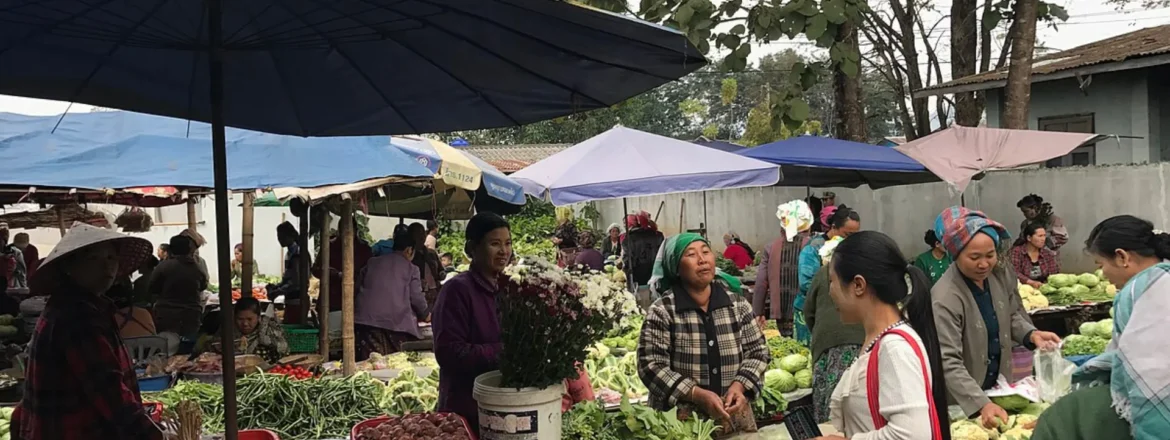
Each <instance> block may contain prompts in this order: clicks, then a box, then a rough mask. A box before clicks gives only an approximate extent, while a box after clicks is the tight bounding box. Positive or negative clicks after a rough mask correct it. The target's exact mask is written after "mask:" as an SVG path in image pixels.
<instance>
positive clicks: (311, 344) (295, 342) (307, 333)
mask: <svg viewBox="0 0 1170 440" xmlns="http://www.w3.org/2000/svg"><path fill="white" fill-rule="evenodd" d="M320 332H321V330H319V329H316V328H314V327H310V326H307V325H298V324H285V325H284V340H285V341H287V342H288V352H289V353H316V352H317V347H318V345H319V343H320V342H321V341H320V340H319V339H318V336H317V335H318V334H320Z"/></svg>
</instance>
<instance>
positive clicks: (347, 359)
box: [337, 194, 357, 376]
mask: <svg viewBox="0 0 1170 440" xmlns="http://www.w3.org/2000/svg"><path fill="white" fill-rule="evenodd" d="M353 232H354V231H353V199H350V198H349V195H348V194H343V195H342V200H341V219H340V224H338V225H337V236H338V238H339V239H341V362H342V371H343V372H344V373H345V374H346V375H347V376H348V375H352V374H354V373H355V372H356V370H357V366H356V365H355V364H354V338H353Z"/></svg>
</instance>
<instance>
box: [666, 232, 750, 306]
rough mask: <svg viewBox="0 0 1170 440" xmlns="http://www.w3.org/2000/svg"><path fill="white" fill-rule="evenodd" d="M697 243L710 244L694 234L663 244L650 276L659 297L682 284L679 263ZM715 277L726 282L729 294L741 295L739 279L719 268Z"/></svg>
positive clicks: (668, 240)
mask: <svg viewBox="0 0 1170 440" xmlns="http://www.w3.org/2000/svg"><path fill="white" fill-rule="evenodd" d="M696 241H701V242H703V243H708V244H710V242H708V241H707V239H705V238H703V236H702V235H699V234H696V233H693V232H687V233H683V234H678V235H675V236H672V237H670V238H667V239H666V241H664V242H662V247H661V248H659V249H658V256H657V257H655V258H654V272H653V273H652V274H651V276H650V286H651V288H652V289H653V290H654V291H655V292H657V293H658V294H659V295H666V294H668V293H670V291H671V289H673V288H674V287H675V286H677V285H679V283H680V282H681V278H680V277H679V274H678V264H679V261H681V260H682V256H683V253H684V252H686V250H687V246H690V245H691V243H694V242H696ZM715 276H716V277H717V281H723V282H724V284H725V285H726V286H727V289H728V291H729V292H731V293H736V294H738V293H740V290H741V283H740V281H739V279H738V278H736V277H733V276H731V275H728V274H726V273H723V271H721V270H719V269H718V268H717V269H715Z"/></svg>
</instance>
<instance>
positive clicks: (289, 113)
mask: <svg viewBox="0 0 1170 440" xmlns="http://www.w3.org/2000/svg"><path fill="white" fill-rule="evenodd" d="M704 64H705V60H704V58H703V57H702V55H701V54H700V53H699V52H698V51H697V50H696V49H695V48H694V47H693V46H691V45H690V44H689V43H688V42H687V41H686V38H684V37H683V35H682V34H681V33H678V32H676V31H672V30H669V29H667V28H663V27H659V26H653V25H648V24H646V23H642V22H637V21H633V20H630V19H626V18H623V17H620V16H617V15H614V14H608V13H603V12H599V11H594V10H588V9H585V8H581V7H578V6H575V5H572V4H570V3H568V2H558V1H550V0H478V1H467V0H255V1H237V2H224V1H222V0H105V1H99V2H94V1H87V0H43V1H28V0H0V66H3V67H2V68H0V93H2V94H10V95H18V96H27V97H33V98H44V99H56V100H63V101H76V102H83V103H87V104H93V105H98V106H103V107H114V108H121V109H126V110H132V111H138V112H143V113H151V114H158V115H165V116H174V117H178V118H183V119H192V120H199V121H207V122H211V124H212V126H213V130H212V140H213V143H212V145H213V148H212V150H213V157H214V173H215V180H216V182H215V183H216V185H215V196H216V197H215V198H216V221H217V222H218V224H228V222H229V219H228V193H227V159H226V140H225V136H224V126H225V125H231V126H233V127H240V128H247V129H253V130H260V131H266V132H272V133H281V134H295V135H302V136H313V135H316V136H342V135H369V134H399V133H424V132H437V131H452V130H464V129H474V128H486V127H497V126H504V125H514V124H522V123H526V122H534V121H539V120H543V119H549V118H553V117H557V116H562V115H566V114H570V113H574V112H579V111H584V110H588V109H592V108H599V107H607V106H609V105H612V104H615V103H618V102H620V101H622V100H624V99H626V98H629V97H631V96H634V95H637V94H639V93H641V92H644V91H646V90H649V89H651V88H654V87H656V86H659V85H661V84H663V83H666V82H668V81H672V80H674V79H677V78H679V77H682V76H683V75H686V74H687V73H690V72H691V71H693V70H695V69H698V68H699V67H702V66H703V65H704ZM217 240H218V242H219V246H218V257H219V264H220V270H219V274H220V284H221V285H229V283H230V282H231V279H230V270H229V267H228V264H229V261H230V259H231V255H230V254H231V248H230V242H231V237H230V235H229V231H228V228H219V229H218V230H217ZM220 297H221V298H220V299H221V301H220V303H221V304H223V305H224V310H223V317H224V324H223V325H224V328H230V326H231V325H232V322H233V321H232V313H231V307H230V304H231V295H230V292H229V291H228V290H227V289H224V291H222V292H220ZM222 344H223V348H224V351H225V353H224V362H223V363H224V365H223V367H224V370H225V371H232V370H233V368H234V361H233V357H232V350H231V347H232V345H233V344H232V340H231V332H224V335H223V340H222ZM228 379H231V378H230V377H229V378H228ZM224 385H225V386H224V401H225V403H226V406H225V411H224V412H225V414H226V416H225V420H224V422H225V423H224V424H225V430H226V432H225V434H226V435H227V438H228V439H229V440H231V439H235V438H236V428H237V426H236V407H235V382H234V380H225V384H224Z"/></svg>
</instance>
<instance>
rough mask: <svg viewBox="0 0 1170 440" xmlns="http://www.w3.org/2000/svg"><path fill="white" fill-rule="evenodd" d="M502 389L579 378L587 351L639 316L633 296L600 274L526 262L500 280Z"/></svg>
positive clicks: (515, 266)
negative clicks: (627, 321)
mask: <svg viewBox="0 0 1170 440" xmlns="http://www.w3.org/2000/svg"><path fill="white" fill-rule="evenodd" d="M499 286H500V291H499V297H498V299H497V301H498V303H499V311H500V326H501V327H502V328H503V333H502V335H501V339H502V343H503V351H502V352H501V353H500V373H501V375H502V381H501V386H502V387H505V388H528V387H532V388H545V387H548V386H551V385H555V384H558V383H561V382H562V381H564V380H565V379H569V378H576V377H577V367H576V365H577V364H578V363H580V362H582V361H584V360H585V357H586V349H587V348H588V347H589V346H591V345H593V344H594V343H595V342H597V341H599V340H601V339H602V338H604V337H605V335H606V333H608V332H609V331H610V330H611V329H613V328H614V327H615V326H618V325H622V324H623V323H624V322H625V320H627V319H628V317H629V316H631V315H633V314H634V313H636V311H637V303H636V302H635V301H634V296H633V295H632V294H630V292H628V291H627V290H626V289H625V287H624V286H622V285H621V284H617V283H614V282H613V280H612V279H611V278H610V277H607V276H606V275H605V274H602V273H598V272H588V273H572V272H567V271H565V270H564V269H561V268H558V267H557V266H555V265H553V264H550V263H549V262H547V261H545V260H541V259H528V258H525V259H522V260H520V261H519V262H517V264H515V265H513V266H510V267H508V269H506V270H505V271H504V274H503V275H502V276H501V278H500V282H499Z"/></svg>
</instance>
